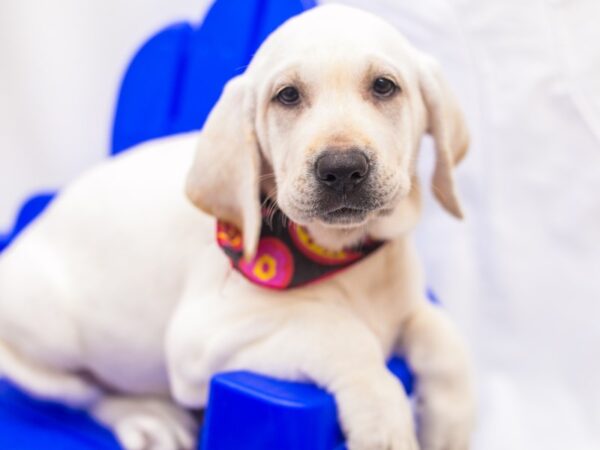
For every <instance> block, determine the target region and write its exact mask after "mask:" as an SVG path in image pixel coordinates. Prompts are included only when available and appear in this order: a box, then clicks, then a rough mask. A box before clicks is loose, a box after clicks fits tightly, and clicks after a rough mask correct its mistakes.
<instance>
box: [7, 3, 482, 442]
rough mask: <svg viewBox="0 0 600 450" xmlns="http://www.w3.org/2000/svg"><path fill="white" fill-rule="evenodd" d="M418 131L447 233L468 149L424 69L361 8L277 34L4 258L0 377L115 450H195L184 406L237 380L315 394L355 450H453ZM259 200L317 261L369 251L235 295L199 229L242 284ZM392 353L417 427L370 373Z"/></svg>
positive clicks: (238, 288)
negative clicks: (300, 236)
mask: <svg viewBox="0 0 600 450" xmlns="http://www.w3.org/2000/svg"><path fill="white" fill-rule="evenodd" d="M427 132H428V133H431V134H432V136H433V138H434V140H435V144H436V165H435V170H434V174H433V181H432V184H433V189H434V193H435V195H436V197H437V199H438V200H439V202H440V203H441V205H442V206H443V207H444V208H445V209H446V210H448V212H450V213H451V214H453V215H454V216H457V217H461V216H462V212H461V207H460V203H459V200H458V198H457V193H456V190H455V185H454V180H453V168H454V166H455V164H456V163H458V162H459V161H460V159H461V158H462V157H463V155H464V154H465V152H466V149H467V145H468V134H467V129H466V126H465V122H464V119H463V116H462V114H461V112H460V110H459V107H458V105H457V103H456V100H455V98H454V96H453V95H452V93H451V92H450V90H449V88H448V86H447V84H446V83H445V82H444V80H443V78H442V76H441V75H440V72H439V70H438V68H437V67H436V65H435V64H434V63H433V62H432V61H431V60H430V59H429V58H428V57H426V56H424V55H423V54H421V53H419V52H418V51H417V50H416V49H414V48H413V47H411V46H410V45H409V44H408V43H407V42H406V41H405V40H404V39H403V38H402V36H401V35H400V34H399V33H398V32H397V31H396V30H395V29H394V28H393V27H391V26H390V25H388V24H387V23H385V22H384V21H382V20H381V19H378V18H377V17H375V16H372V15H370V14H367V13H365V12H361V11H359V10H355V9H352V8H348V7H342V6H325V7H319V8H316V9H313V10H311V11H309V12H307V13H305V14H302V15H300V16H298V17H296V18H293V19H291V20H289V21H288V22H286V23H285V24H284V25H283V26H281V27H280V28H279V29H278V30H277V31H275V32H274V33H273V34H272V35H271V36H270V37H269V38H268V39H267V41H266V42H265V43H264V45H263V46H262V47H261V48H260V50H259V51H258V52H257V54H256V56H255V57H254V59H253V60H252V62H251V64H250V66H249V67H248V68H247V70H246V72H245V73H244V74H243V75H241V76H238V77H236V78H234V79H232V80H231V81H230V82H229V83H228V84H227V86H226V88H225V90H224V92H223V93H222V96H221V98H220V100H219V101H218V103H217V105H216V106H215V108H214V109H213V111H212V112H211V114H210V116H209V118H208V120H207V122H206V125H205V126H204V128H203V130H202V131H201V132H200V133H192V134H189V135H181V136H178V137H173V138H168V139H163V140H157V141H154V142H151V143H148V144H144V145H142V146H140V147H139V148H138V149H135V150H132V151H130V152H127V153H125V154H123V155H122V156H119V157H117V158H115V159H113V160H110V161H107V162H106V163H104V164H102V165H101V166H99V167H97V168H95V169H93V170H91V171H90V172H88V173H87V174H85V175H84V176H82V177H81V178H80V179H78V180H77V181H75V182H74V183H72V184H71V185H70V186H68V187H67V188H66V189H64V190H63V191H62V192H61V194H60V196H59V197H58V198H57V199H56V200H55V202H54V203H53V204H52V205H51V206H50V208H49V209H48V211H47V212H46V213H45V214H44V216H43V217H42V218H40V220H38V221H37V222H35V223H34V224H33V225H32V226H31V227H29V229H27V230H26V231H25V232H24V233H23V234H22V236H21V237H20V238H19V239H18V240H17V241H16V242H14V244H13V245H12V246H11V247H10V248H9V249H7V251H6V252H5V254H3V255H2V258H1V259H0V371H1V373H2V375H3V376H6V377H8V378H10V379H11V380H12V381H13V382H15V383H16V384H17V385H19V386H20V387H21V388H23V389H24V390H26V391H28V392H29V393H31V394H32V395H34V396H38V397H40V398H44V399H51V400H57V401H60V402H64V403H67V404H70V405H74V406H77V407H82V408H86V409H88V410H89V411H90V412H91V414H92V415H93V416H94V417H96V418H97V419H98V420H99V421H101V422H102V423H104V424H106V425H107V426H108V427H110V428H111V429H113V430H114V432H115V433H116V435H117V437H118V439H119V440H120V442H121V444H122V445H123V447H124V448H126V449H131V450H133V449H139V448H156V449H179V448H192V447H193V446H194V439H195V435H196V430H195V424H194V421H193V420H192V419H191V418H190V416H189V415H188V413H187V412H186V408H202V407H203V406H205V403H206V399H207V386H208V382H209V380H210V378H211V376H212V375H214V374H215V373H217V372H220V371H226V370H234V369H247V370H253V371H257V372H262V373H265V374H269V375H272V376H275V377H281V378H283V379H288V380H310V381H312V382H315V383H317V384H318V385H320V386H322V387H324V388H325V389H327V390H328V391H329V392H331V393H333V395H334V396H335V398H336V401H337V404H338V410H339V417H340V421H341V424H342V428H343V430H344V432H345V435H346V438H347V442H348V447H349V449H351V450H409V449H412V450H414V449H417V448H421V449H425V450H466V449H467V448H468V447H469V435H470V433H471V428H472V419H473V398H472V393H471V385H470V383H471V382H470V377H469V370H468V361H467V357H466V355H465V351H464V350H463V346H462V344H461V341H460V339H459V338H458V337H457V334H456V333H455V331H454V330H453V327H452V326H451V325H450V323H449V322H448V321H447V320H446V318H445V317H444V315H443V314H442V313H441V312H440V311H439V310H438V309H437V308H436V307H433V306H432V305H431V304H430V302H429V301H428V300H427V299H426V298H425V281H424V277H423V272H422V268H421V265H420V263H419V259H418V257H417V255H416V253H415V249H414V247H413V244H412V243H411V239H410V231H411V230H412V229H413V227H414V226H415V224H416V222H417V220H418V218H419V210H420V198H419V187H418V180H417V175H416V172H415V161H416V159H417V152H418V149H419V143H420V140H421V137H422V135H423V134H424V133H427ZM261 196H262V197H263V199H264V200H266V201H268V202H270V205H271V206H270V208H275V207H276V208H278V209H279V211H280V212H281V213H282V214H284V215H285V216H286V217H287V220H289V222H290V223H291V224H293V225H294V227H298V229H301V230H303V233H305V235H307V236H309V240H310V243H311V245H314V246H316V248H319V249H321V251H323V252H325V253H326V254H340V252H341V253H342V254H343V253H344V252H348V251H349V250H348V249H356V248H360V247H361V246H367V245H370V244H369V243H372V242H378V243H380V245H379V246H378V248H377V249H376V250H374V251H373V252H372V253H371V254H369V255H368V256H366V257H364V258H363V259H361V260H360V261H359V262H356V263H354V264H352V265H351V266H350V267H347V268H345V269H344V270H342V271H338V272H336V273H335V274H334V275H332V276H329V277H327V278H324V279H322V280H319V281H318V282H313V283H309V284H304V285H302V286H298V287H295V288H293V289H287V290H273V289H268V288H265V287H264V286H260V285H257V284H256V283H252V282H250V281H248V279H247V277H245V276H244V274H243V273H242V272H243V271H241V270H236V268H235V267H232V264H231V262H230V260H229V259H228V258H227V257H226V255H225V252H224V251H223V250H222V249H221V247H220V245H219V243H218V242H217V240H216V239H215V218H217V219H219V220H220V221H221V222H222V223H223V224H227V225H226V226H228V227H230V229H237V230H239V232H240V233H241V235H240V236H238V237H240V242H239V244H240V246H241V247H242V249H241V251H243V253H244V255H245V259H244V258H242V259H240V261H243V262H242V263H240V267H241V265H243V264H244V263H247V262H248V261H253V258H254V256H255V255H256V254H257V251H259V250H260V245H261V244H260V230H261V227H262V226H263V217H262V213H261V202H262V201H263V199H261ZM190 200H191V201H190ZM242 240H243V244H242V243H241V241H242ZM328 252H329V253H328ZM254 260H255V258H254ZM246 275H247V273H246ZM394 353H399V354H402V355H404V356H405V357H406V359H407V360H408V362H409V364H410V366H411V368H412V370H413V371H414V373H415V376H416V378H417V380H418V382H417V390H416V402H415V405H416V417H417V425H418V426H415V424H413V413H412V410H411V407H410V404H409V399H408V398H407V397H406V394H405V393H404V391H403V389H402V387H401V385H400V384H399V383H398V381H397V380H396V379H395V378H394V377H393V376H392V375H391V374H390V373H389V372H388V370H387V369H386V366H385V362H386V359H387V358H388V357H390V355H392V354H394ZM257 432H260V430H257Z"/></svg>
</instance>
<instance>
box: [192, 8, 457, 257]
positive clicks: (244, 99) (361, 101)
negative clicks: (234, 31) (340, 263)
mask: <svg viewBox="0 0 600 450" xmlns="http://www.w3.org/2000/svg"><path fill="white" fill-rule="evenodd" d="M424 132H429V133H431V134H432V136H433V138H434V140H435V143H436V153H437V155H436V167H435V170H434V175H433V189H434V193H435V196H436V198H437V199H438V200H439V201H440V203H441V204H442V206H444V208H446V209H447V210H448V211H449V212H450V213H451V214H453V215H455V216H457V217H462V212H461V208H460V203H459V200H458V197H457V194H456V190H455V186H454V181H453V167H454V165H455V164H456V163H457V162H458V161H459V160H460V159H461V158H462V156H463V155H464V153H465V152H466V149H467V145H468V133H467V129H466V126H465V123H464V120H463V117H462V114H461V112H460V110H459V108H458V106H457V103H456V100H455V99H454V97H453V95H452V93H451V92H450V90H449V88H448V86H447V85H446V83H445V82H444V80H443V78H442V77H441V75H440V74H439V71H438V69H437V68H436V67H435V63H433V62H432V61H431V60H430V59H429V58H428V57H426V56H424V55H422V54H420V53H419V52H418V51H417V50H415V49H414V48H413V47H411V46H410V45H409V44H408V43H407V42H406V41H405V40H404V39H403V38H402V36H401V35H400V34H399V33H398V32H397V31H396V30H395V29H394V28H393V27H391V26H390V25H388V24H387V23H385V22H384V21H382V20H381V19H379V18H377V17H375V16H373V15H371V14H368V13H365V12H362V11H359V10H356V9H353V8H348V7H342V6H325V7H319V8H315V9H313V10H311V11H309V12H306V13H304V14H302V15H300V16H298V17H296V18H293V19H291V20H289V21H288V22H286V23H285V24H284V25H283V26H281V27H280V28H279V29H278V30H276V31H275V32H274V33H273V34H272V35H271V36H270V37H269V38H268V39H267V41H266V42H265V43H264V44H263V46H262V47H261V48H260V49H259V51H258V52H257V54H256V55H255V57H254V59H253V60H252V62H251V64H250V66H249V67H248V69H247V71H246V73H245V74H244V75H241V76H239V77H236V78H235V79H233V80H232V81H230V82H229V83H228V85H227V86H226V88H225V90H224V92H223V94H222V96H221V98H220V100H219V102H218V103H217V105H216V106H215V108H214V109H213V111H212V112H211V114H210V115H209V117H208V119H207V122H206V124H205V127H204V129H203V131H202V133H201V137H200V143H199V146H198V151H197V155H196V160H195V163H194V165H193V167H192V169H191V171H190V174H189V177H188V185H187V193H188V196H189V197H190V199H191V200H192V201H193V202H194V203H195V204H196V205H197V206H198V207H199V208H200V209H202V210H204V211H206V212H208V213H210V214H213V215H215V216H216V217H219V218H221V219H224V220H226V221H229V222H232V223H234V224H235V225H237V226H238V227H239V228H240V229H242V231H243V233H244V243H245V253H246V256H247V257H249V256H251V255H252V254H253V253H254V251H255V248H256V244H257V239H258V230H259V229H260V220H261V219H260V202H259V196H260V195H259V193H260V190H261V189H262V190H263V192H264V193H265V194H267V195H269V196H271V197H272V198H274V199H276V201H277V204H278V205H279V207H280V208H281V210H282V211H283V212H284V213H285V214H286V215H287V216H288V217H289V218H290V219H291V220H293V221H294V222H297V223H299V224H302V225H306V226H308V227H311V226H316V227H319V228H320V229H327V230H329V231H330V232H331V231H333V232H335V231H336V230H339V231H340V232H343V233H346V234H347V233H348V232H351V231H356V230H358V231H359V234H363V235H365V234H368V233H369V228H373V229H376V228H377V226H376V224H377V223H378V221H381V220H382V219H384V218H386V217H389V216H390V215H393V213H394V212H395V211H397V210H398V209H399V207H401V205H402V204H403V203H406V202H407V201H408V200H409V199H410V198H413V197H414V196H412V195H411V193H414V191H415V189H416V187H415V186H413V182H414V180H415V179H416V178H415V160H416V156H417V151H418V148H419V143H420V140H421V136H422V135H423V133H424ZM371 231H372V230H371ZM371 234H372V233H371ZM375 237H376V236H375Z"/></svg>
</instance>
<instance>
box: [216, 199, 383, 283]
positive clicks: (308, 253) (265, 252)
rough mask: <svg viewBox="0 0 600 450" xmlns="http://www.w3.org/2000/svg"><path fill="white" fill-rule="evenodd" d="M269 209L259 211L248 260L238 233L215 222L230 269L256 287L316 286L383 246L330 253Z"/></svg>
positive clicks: (371, 244)
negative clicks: (253, 248) (259, 222)
mask: <svg viewBox="0 0 600 450" xmlns="http://www.w3.org/2000/svg"><path fill="white" fill-rule="evenodd" d="M267 202H268V201H267ZM272 207H273V205H272V204H267V206H266V207H263V209H262V227H261V231H260V238H259V242H258V247H257V251H256V255H255V256H254V258H253V259H252V260H251V261H246V260H245V259H244V257H243V242H242V236H241V233H240V231H239V230H238V229H237V228H236V227H234V226H232V225H230V224H228V223H225V222H221V221H218V222H217V242H218V244H219V246H220V247H221V248H222V249H223V251H224V252H225V254H226V255H227V257H228V258H229V259H230V260H231V265H232V267H233V268H235V269H236V270H237V271H238V272H240V273H241V274H242V275H243V276H244V277H246V278H247V279H248V280H249V281H251V282H252V283H254V284H257V285H259V286H263V287H267V288H271V289H279V290H282V289H291V288H294V287H299V286H303V285H307V284H310V283H315V282H317V281H320V280H322V279H324V278H327V277H330V276H332V275H334V274H335V273H337V272H339V271H341V270H343V269H346V268H347V267H349V266H351V265H353V264H355V263H356V262H358V261H360V260H361V259H363V258H365V257H366V256H368V255H370V254H371V253H373V252H374V251H375V250H377V249H378V248H379V247H381V245H383V243H384V242H382V241H370V240H369V241H367V242H365V243H363V244H362V245H361V246H360V247H356V248H350V249H343V250H339V251H331V250H328V249H325V248H323V247H321V246H319V245H317V244H316V243H315V242H314V241H313V240H312V238H311V237H310V235H309V234H308V231H307V230H306V228H304V227H303V226H300V225H297V224H295V223H293V222H292V221H290V220H289V219H288V218H287V217H286V216H285V215H284V214H283V213H282V212H281V210H279V209H278V208H277V209H275V210H274V212H273V208H272ZM269 213H271V214H269Z"/></svg>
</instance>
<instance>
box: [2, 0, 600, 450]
mask: <svg viewBox="0 0 600 450" xmlns="http://www.w3.org/2000/svg"><path fill="white" fill-rule="evenodd" d="M206 2H207V0H152V1H149V0H144V1H142V0H127V1H125V0H119V1H117V0H102V1H100V0H98V1H95V2H91V1H88V2H82V1H77V0H60V1H59V0H54V1H52V2H48V1H42V0H39V1H34V0H4V1H3V2H0V187H1V194H0V230H2V229H6V228H7V227H8V226H9V223H10V222H11V221H12V218H13V215H14V212H15V209H16V207H17V205H19V204H20V203H21V201H22V199H23V198H24V197H26V196H27V195H29V194H30V193H31V192H32V191H35V190H36V189H38V188H48V187H57V186H60V185H63V184H64V183H66V182H67V181H68V180H70V179H71V178H72V177H73V176H75V175H76V174H77V173H79V172H80V171H81V170H82V169H83V168H85V167H88V166H89V165H91V164H93V163H94V162H96V161H98V160H100V159H101V158H103V157H104V156H105V155H106V153H107V149H108V143H109V130H110V127H111V121H112V115H113V107H114V100H115V94H116V91H117V88H118V84H119V81H120V77H121V75H122V72H123V69H124V67H125V66H126V63H127V61H128V60H129V58H130V56H131V54H132V52H133V51H134V50H135V49H136V48H137V47H138V46H139V45H140V43H141V42H142V41H143V40H144V38H145V37H147V36H148V35H150V34H151V33H153V32H154V31H157V30H158V29H159V28H161V27H163V26H164V25H167V24H169V23H171V22H173V21H175V20H178V19H182V18H188V19H190V20H197V19H198V18H199V17H201V15H202V11H203V10H204V5H205V4H206ZM346 3H352V4H355V5H359V6H362V7H364V8H366V9H371V10H373V11H376V12H378V13H381V14H383V15H384V16H385V17H387V18H388V19H389V20H391V21H392V22H393V23H394V24H396V25H397V26H398V27H399V28H400V29H401V30H403V32H404V33H405V34H406V35H407V36H408V37H409V38H410V39H411V40H412V41H413V42H414V43H415V44H417V45H418V46H419V47H421V48H423V49H425V50H427V51H429V52H431V53H432V54H434V55H435V56H436V57H437V58H438V59H439V60H440V62H441V63H442V65H443V67H444V68H445V72H446V73H447V76H448V78H449V79H450V81H451V83H452V85H453V86H454V87H455V88H456V90H457V93H458V95H459V97H460V99H461V102H462V103H463V105H464V107H465V110H466V113H467V117H468V120H469V122H470V125H471V129H472V133H473V146H472V149H471V154H470V155H469V156H468V158H467V159H466V162H465V163H464V164H463V165H462V167H461V168H460V169H459V171H458V179H459V184H460V190H461V191H462V193H463V198H464V201H465V205H466V210H467V214H468V220H467V221H466V223H464V224H459V223H456V222H454V221H453V220H452V219H450V218H448V217H446V216H444V214H443V213H442V212H441V210H440V208H438V207H437V206H436V205H435V204H434V203H433V202H431V201H430V202H429V203H428V207H427V209H426V217H425V220H424V223H423V225H422V226H421V228H420V230H419V232H418V239H419V245H420V247H421V249H422V253H423V255H424V258H425V261H426V266H427V270H428V274H429V281H430V283H431V285H432V286H433V287H434V288H435V290H436V291H437V292H438V294H440V295H441V297H442V298H443V300H444V302H445V303H446V305H447V309H448V310H449V313H450V314H451V315H452V316H453V317H454V319H455V320H456V322H457V323H458V324H459V326H460V327H461V329H462V330H464V333H465V335H466V336H467V338H468V340H469V343H470V345H471V347H472V349H473V353H474V359H475V361H476V366H477V371H478V375H479V390H480V393H481V415H480V425H479V431H478V436H477V445H476V449H481V450H507V449H511V450H534V449H544V450H564V449H569V450H571V449H573V450H597V449H598V448H600V375H599V373H600V326H598V322H599V321H600V281H599V278H600V27H598V26H597V24H598V23H599V22H600V3H599V2H597V1H595V0H587V1H586V0H553V1H551V0H547V1H542V0H528V1H525V0H522V1H521V0H510V1H504V0H488V1H485V2H482V1H476V0H456V1H453V0H420V1H410V0H396V1H394V0H370V1H368V0H348V1H347V2H346ZM427 145H429V144H427ZM427 145H426V146H427ZM426 153H427V154H428V155H429V156H427V155H426V157H425V158H424V161H423V170H424V171H425V172H426V171H427V170H428V168H429V166H430V163H431V155H430V153H431V152H426Z"/></svg>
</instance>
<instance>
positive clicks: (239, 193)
mask: <svg viewBox="0 0 600 450" xmlns="http://www.w3.org/2000/svg"><path fill="white" fill-rule="evenodd" d="M254 116H255V100H254V92H253V90H252V89H251V87H250V86H249V85H248V82H247V81H246V80H245V79H244V77H243V75H240V76H238V77H236V78H233V79H232V80H230V81H229V82H228V83H227V85H226V86H225V89H224V90H223V93H222V94H221V98H220V99H219V101H218V102H217V104H216V105H215V106H214V108H213V109H212V111H211V112H210V114H209V115H208V118H207V120H206V123H205V125H204V127H203V129H202V131H201V133H200V136H199V142H198V147H197V150H196V156H195V158H194V162H193V164H192V167H191V169H190V171H189V174H188V178H187V185H186V193H187V196H188V198H189V199H190V200H191V201H192V203H194V205H196V206H197V207H198V208H200V209H201V210H202V211H204V212H206V213H208V214H211V215H213V216H215V217H216V218H217V219H220V220H223V221H225V222H229V223H231V224H233V225H235V226H236V227H237V228H238V229H239V230H240V231H241V232H242V235H243V238H244V256H245V257H246V258H247V259H250V258H252V257H253V256H254V254H255V252H256V246H257V242H258V234H259V231H260V224H261V215H260V201H259V170H260V155H259V148H258V142H257V140H256V134H255V130H254Z"/></svg>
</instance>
